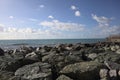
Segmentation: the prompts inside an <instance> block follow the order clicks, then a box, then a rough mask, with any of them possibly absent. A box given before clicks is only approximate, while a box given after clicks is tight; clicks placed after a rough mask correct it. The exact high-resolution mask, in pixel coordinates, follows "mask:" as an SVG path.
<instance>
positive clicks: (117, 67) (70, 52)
mask: <svg viewBox="0 0 120 80" xmlns="http://www.w3.org/2000/svg"><path fill="white" fill-rule="evenodd" d="M118 71H120V43H119V42H97V43H74V44H70V43H69V44H56V45H54V46H48V45H42V46H38V47H35V46H21V47H20V46H19V48H16V49H1V48H0V80H19V79H20V80H35V79H43V80H64V79H65V80H100V79H103V78H109V79H112V78H113V77H112V76H111V74H113V75H118V76H114V78H115V80H119V76H120V75H119V73H118ZM114 72H116V73H114ZM108 73H109V74H108ZM103 75H104V76H103Z"/></svg>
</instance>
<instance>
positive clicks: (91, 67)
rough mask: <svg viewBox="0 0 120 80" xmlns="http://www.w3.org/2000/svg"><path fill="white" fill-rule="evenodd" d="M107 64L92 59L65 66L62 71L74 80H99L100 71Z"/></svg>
mask: <svg viewBox="0 0 120 80" xmlns="http://www.w3.org/2000/svg"><path fill="white" fill-rule="evenodd" d="M101 68H106V67H105V65H103V64H101V63H98V62H94V61H90V62H80V63H75V64H70V65H67V66H65V67H64V68H63V69H62V70H61V71H60V73H61V74H65V75H67V76H70V77H71V78H72V79H74V80H99V71H100V69H101Z"/></svg>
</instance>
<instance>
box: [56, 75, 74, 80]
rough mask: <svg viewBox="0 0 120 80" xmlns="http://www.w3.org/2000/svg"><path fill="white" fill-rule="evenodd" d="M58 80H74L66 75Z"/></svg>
mask: <svg viewBox="0 0 120 80" xmlns="http://www.w3.org/2000/svg"><path fill="white" fill-rule="evenodd" d="M56 80H73V79H71V78H69V77H67V76H65V75H61V76H59V77H58V78H57V79H56Z"/></svg>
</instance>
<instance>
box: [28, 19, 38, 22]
mask: <svg viewBox="0 0 120 80" xmlns="http://www.w3.org/2000/svg"><path fill="white" fill-rule="evenodd" d="M29 20H30V21H32V22H36V21H38V20H37V19H34V18H29Z"/></svg>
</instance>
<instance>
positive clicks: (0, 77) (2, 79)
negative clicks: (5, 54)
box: [0, 71, 14, 80]
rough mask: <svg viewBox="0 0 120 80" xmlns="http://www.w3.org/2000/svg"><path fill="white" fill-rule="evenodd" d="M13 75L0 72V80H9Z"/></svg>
mask: <svg viewBox="0 0 120 80" xmlns="http://www.w3.org/2000/svg"><path fill="white" fill-rule="evenodd" d="M13 75H14V73H13V72H7V71H0V80H9V79H10V78H11V77H13Z"/></svg>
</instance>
